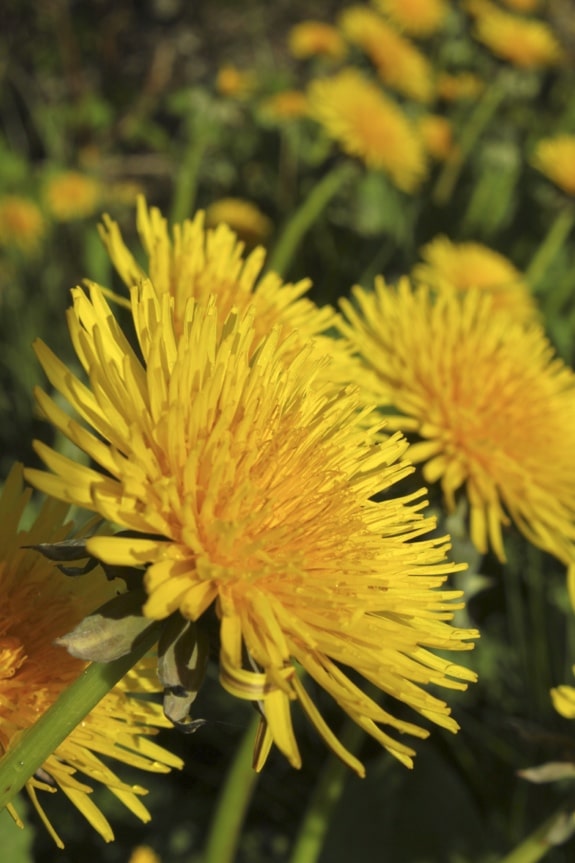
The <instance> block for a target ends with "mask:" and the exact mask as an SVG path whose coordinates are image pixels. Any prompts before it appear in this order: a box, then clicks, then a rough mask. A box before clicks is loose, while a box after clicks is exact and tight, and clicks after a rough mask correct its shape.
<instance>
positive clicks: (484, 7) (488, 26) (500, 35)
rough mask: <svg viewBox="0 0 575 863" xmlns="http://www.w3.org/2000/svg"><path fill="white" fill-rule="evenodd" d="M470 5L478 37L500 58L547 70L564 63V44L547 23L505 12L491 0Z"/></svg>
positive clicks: (477, 0)
mask: <svg viewBox="0 0 575 863" xmlns="http://www.w3.org/2000/svg"><path fill="white" fill-rule="evenodd" d="M467 5H468V8H469V10H470V11H471V13H472V14H474V15H475V19H476V20H475V36H476V37H477V39H478V40H479V41H480V42H483V44H484V45H486V46H487V48H489V50H490V51H491V52H492V53H493V54H495V55H496V56H497V57H500V58H501V59H502V60H506V61H508V62H509V63H512V64H513V65H514V66H518V67H520V68H523V69H544V68H546V67H548V66H555V65H557V64H558V63H559V62H561V59H562V51H561V47H560V45H559V42H558V41H557V39H556V38H555V36H554V35H553V32H552V30H551V28H550V27H549V26H548V25H547V24H546V23H545V22H543V21H538V20H537V19H535V18H532V19H531V18H522V17H521V16H519V15H512V14H510V13H509V12H504V11H503V10H502V9H500V8H498V7H497V6H495V5H493V4H492V3H490V2H489V0H471V2H470V3H468V4H467Z"/></svg>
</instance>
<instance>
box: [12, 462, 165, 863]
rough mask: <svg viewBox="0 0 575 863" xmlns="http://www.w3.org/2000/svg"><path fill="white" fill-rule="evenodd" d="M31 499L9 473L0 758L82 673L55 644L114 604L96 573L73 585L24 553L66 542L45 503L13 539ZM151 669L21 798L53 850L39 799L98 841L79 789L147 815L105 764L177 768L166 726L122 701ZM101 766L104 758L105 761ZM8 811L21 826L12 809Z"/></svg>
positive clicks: (107, 832) (100, 712)
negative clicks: (98, 790)
mask: <svg viewBox="0 0 575 863" xmlns="http://www.w3.org/2000/svg"><path fill="white" fill-rule="evenodd" d="M29 497H30V493H29V491H28V492H25V491H23V487H22V471H21V468H19V467H15V468H13V470H12V471H11V473H10V475H9V477H8V479H7V481H6V484H5V486H4V489H3V491H2V493H1V495H0V520H1V523H2V534H1V536H0V586H1V590H2V605H1V610H0V752H2V753H5V752H7V751H9V750H10V747H11V745H12V744H13V743H14V742H15V741H16V740H17V739H18V737H19V736H20V734H21V733H22V731H24V730H25V729H27V728H29V727H30V726H31V725H33V724H34V722H35V721H36V720H37V719H38V718H39V717H40V716H41V715H42V714H43V713H44V712H45V711H46V710H47V709H48V708H49V707H50V706H51V705H52V704H53V703H54V702H55V701H56V699H57V698H58V696H59V695H60V693H61V692H63V691H64V689H66V688H67V687H68V686H69V685H70V684H71V683H72V682H73V681H74V680H76V678H77V677H79V675H80V674H81V672H82V670H83V669H84V668H85V666H86V663H85V662H82V661H80V660H78V659H74V658H73V657H72V656H70V654H68V653H67V652H66V651H65V650H64V649H63V648H62V647H58V646H57V645H55V644H54V640H55V639H56V638H58V637H60V636H63V635H64V634H66V633H67V632H68V631H69V630H70V629H71V628H73V627H74V626H75V624H76V623H78V622H79V621H80V620H81V619H82V618H83V617H84V616H85V615H86V614H89V613H91V612H92V611H94V609H95V608H97V607H98V606H99V605H101V604H102V603H104V602H106V601H107V600H109V599H110V598H111V597H113V596H114V595H115V594H116V591H117V588H116V586H115V585H112V584H110V583H109V582H108V581H107V579H106V578H105V576H104V574H103V573H102V572H99V573H94V574H93V575H92V576H91V577H90V579H88V580H86V579H71V578H69V577H67V576H65V575H63V574H62V573H61V572H60V571H59V570H58V569H57V567H55V566H54V564H52V563H50V562H49V561H47V560H46V559H45V558H44V557H43V556H42V555H41V554H39V553H38V552H37V551H33V550H31V549H30V548H27V546H33V545H36V544H38V543H45V542H57V541H59V540H62V539H64V538H66V537H67V536H68V535H69V531H70V525H69V524H68V525H65V524H63V518H64V516H65V513H66V507H64V506H62V505H61V504H59V503H57V502H55V501H48V502H46V503H44V505H43V506H42V508H41V510H40V512H39V513H38V516H37V518H36V520H35V522H34V523H33V524H32V526H31V527H30V528H29V529H27V530H19V529H18V525H19V523H20V521H21V518H22V515H23V512H24V509H25V506H26V503H27V501H28V500H29ZM154 674H155V669H154V664H151V663H150V662H148V661H147V660H144V661H143V662H141V663H140V664H139V665H137V666H136V668H135V669H133V670H132V671H131V672H130V673H129V674H128V675H127V676H126V677H125V678H124V679H123V680H122V681H121V682H120V683H119V684H117V685H116V686H115V687H114V689H113V690H111V692H109V693H108V695H107V696H106V697H105V698H104V699H103V700H102V701H101V702H100V703H99V704H98V706H97V707H95V708H94V710H92V712H91V713H90V714H89V715H88V716H87V717H86V718H85V719H84V721H83V722H82V723H81V725H79V726H77V727H76V728H75V729H74V731H72V733H71V734H70V735H69V736H68V737H67V738H66V740H64V742H63V743H61V744H60V746H58V748H57V749H56V750H55V751H54V753H53V754H52V755H50V756H49V758H47V759H46V761H45V762H44V764H43V765H42V769H41V770H40V771H38V772H37V773H36V775H35V776H33V777H32V778H31V779H29V780H28V782H27V783H26V790H27V792H28V794H29V796H30V799H31V800H32V803H33V804H34V807H35V808H36V810H37V812H38V814H39V815H40V817H41V819H42V821H43V822H44V824H45V826H46V827H47V829H48V831H49V832H50V834H51V836H52V837H53V839H54V840H55V842H56V843H57V845H58V846H59V847H63V843H62V841H61V839H60V837H59V836H58V833H57V832H56V829H55V827H54V826H53V825H52V824H51V822H50V820H49V817H48V815H47V814H46V812H45V811H44V808H43V805H42V803H41V802H40V799H39V798H40V796H42V795H40V794H39V792H52V791H54V790H55V789H59V790H60V791H62V792H63V793H64V794H65V795H66V796H67V797H68V798H69V800H70V801H71V802H72V803H73V804H74V806H76V807H77V809H78V810H79V812H81V814H82V815H83V816H84V817H85V818H86V820H87V821H88V822H89V823H90V824H91V825H92V827H93V828H94V829H95V830H96V831H97V832H98V833H99V834H100V835H101V836H102V837H103V838H104V839H105V840H106V841H110V840H112V839H113V838H114V834H113V832H112V828H111V826H110V824H109V823H108V821H107V819H106V817H105V816H104V814H103V812H101V811H100V809H99V808H98V806H97V805H96V803H94V801H93V797H92V787H91V785H88V784H87V782H90V783H94V782H98V783H101V784H102V785H104V786H106V787H107V788H108V789H109V790H110V791H111V792H112V794H114V795H115V796H116V797H117V798H118V800H119V801H120V802H121V803H123V804H124V806H126V807H127V808H128V809H130V811H131V812H133V813H134V815H136V816H137V817H138V818H140V819H141V820H142V821H149V820H150V815H149V812H148V810H147V809H146V807H145V806H144V805H143V803H142V802H141V800H140V797H141V795H143V794H145V793H146V791H145V789H144V788H141V787H140V786H139V785H138V786H132V785H127V784H126V783H124V782H122V780H121V779H120V778H119V777H118V776H117V775H116V773H115V772H114V771H113V770H112V769H111V767H110V766H109V765H108V763H107V762H108V759H115V760H117V761H120V762H123V763H126V764H130V765H132V766H133V767H138V768H141V769H142V770H148V771H152V772H155V773H166V772H168V771H169V769H170V768H171V767H181V766H182V762H181V760H180V759H179V758H177V757H176V756H174V755H172V754H171V753H170V752H168V751H166V750H165V749H163V748H162V747H160V746H158V744H156V743H154V742H153V741H152V740H151V739H150V736H151V735H154V734H156V733H157V728H160V727H165V726H168V725H170V723H169V722H168V720H166V719H165V717H164V715H163V711H162V708H161V707H160V706H159V705H157V704H154V703H152V702H150V701H142V700H141V699H136V698H132V697H130V693H131V692H138V693H141V692H151V691H157V690H158V688H159V684H158V683H157V682H156V681H155V678H154ZM100 756H105V758H106V761H103V760H101V758H100ZM9 810H10V812H11V814H12V816H13V817H14V818H15V820H16V821H17V822H18V823H19V824H21V822H20V819H19V818H18V815H17V814H16V810H15V809H14V807H13V806H12V805H10V806H9Z"/></svg>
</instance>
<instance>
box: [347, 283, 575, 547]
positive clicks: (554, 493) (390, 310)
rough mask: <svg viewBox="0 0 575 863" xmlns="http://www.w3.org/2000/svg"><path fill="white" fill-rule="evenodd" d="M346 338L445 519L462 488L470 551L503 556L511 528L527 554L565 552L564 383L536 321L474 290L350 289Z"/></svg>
mask: <svg viewBox="0 0 575 863" xmlns="http://www.w3.org/2000/svg"><path fill="white" fill-rule="evenodd" d="M354 295H355V299H356V301H357V309H356V308H354V307H353V306H352V305H351V304H350V303H349V302H347V301H344V302H343V307H344V310H345V313H346V316H347V318H348V321H349V325H348V326H346V327H345V332H346V334H347V335H348V337H349V338H350V339H351V340H352V342H353V344H354V345H355V347H356V349H357V351H358V353H359V354H360V356H361V357H362V359H363V362H364V364H365V366H366V367H367V368H369V369H370V370H372V371H374V372H375V373H376V374H377V376H378V379H379V385H378V391H377V392H376V393H372V392H370V393H369V397H370V398H373V397H374V396H375V397H376V398H378V400H379V403H380V404H381V405H382V406H385V407H387V408H388V409H389V410H392V411H393V415H391V416H390V417H388V419H389V425H390V428H392V429H402V430H404V431H405V432H407V433H410V434H413V435H415V436H417V438H418V439H419V440H418V441H417V442H415V443H414V444H413V446H411V447H410V450H409V458H410V459H411V460H412V461H413V462H414V463H416V464H417V463H423V476H424V478H425V480H426V481H427V482H428V483H434V482H439V483H440V484H441V488H442V491H443V494H444V497H445V502H446V504H447V506H448V508H449V509H450V510H452V509H453V508H454V507H455V503H456V495H457V494H458V493H459V492H460V490H461V491H465V494H466V497H467V500H468V503H469V509H470V522H471V526H470V534H471V539H472V541H473V543H474V545H475V546H476V548H477V549H478V550H479V551H480V552H481V553H485V552H486V551H487V550H488V546H491V548H492V549H493V551H494V552H495V553H496V554H497V556H498V557H499V558H500V560H504V559H505V551H504V545H503V527H504V526H505V525H507V524H508V523H509V522H510V520H511V519H512V520H513V521H514V522H515V524H516V525H517V526H518V527H519V529H520V530H521V531H522V532H523V533H524V534H525V536H526V537H527V538H528V539H529V540H530V541H531V542H532V543H534V544H535V545H537V546H539V547H540V548H542V549H545V550H546V551H549V552H551V553H552V554H555V555H556V556H557V557H558V558H560V559H561V560H563V561H565V562H566V563H568V562H569V561H570V560H572V559H573V557H574V554H575V460H574V459H573V452H574V450H575V374H574V373H573V371H572V370H571V369H570V368H568V367H566V366H565V365H564V364H563V363H562V362H561V360H559V359H558V358H557V357H556V356H555V355H554V352H553V349H552V347H551V345H550V344H549V342H548V341H547V339H546V338H545V336H544V333H543V331H542V330H541V328H540V327H539V325H538V324H537V323H536V322H531V323H528V324H526V323H522V322H521V321H516V320H515V318H513V317H512V316H510V315H506V314H504V313H502V312H499V313H495V311H494V309H493V304H492V300H491V298H490V297H489V296H485V295H483V294H482V293H481V292H480V291H477V290H475V291H469V292H467V293H466V294H464V295H460V294H458V293H457V292H456V291H455V290H453V289H452V290H447V289H444V290H442V291H440V292H439V293H438V295H437V296H436V297H434V295H433V293H432V292H431V291H430V290H429V289H427V288H420V289H418V290H417V289H414V288H412V287H411V286H410V284H409V282H408V281H407V279H405V280H403V281H402V282H401V283H400V285H399V287H398V288H397V289H395V288H392V287H389V286H387V285H386V284H385V283H384V282H383V280H382V279H378V280H377V281H376V285H375V291H374V292H373V293H369V292H367V291H365V290H363V289H362V288H356V289H354Z"/></svg>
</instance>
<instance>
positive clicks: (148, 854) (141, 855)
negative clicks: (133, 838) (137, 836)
mask: <svg viewBox="0 0 575 863" xmlns="http://www.w3.org/2000/svg"><path fill="white" fill-rule="evenodd" d="M128 863H162V860H161V857H159V856H158V855H157V854H156V852H155V851H154V850H153V849H152V848H150V847H149V846H148V845H138V847H137V848H134V850H133V851H132V853H131V854H130V859H129V860H128Z"/></svg>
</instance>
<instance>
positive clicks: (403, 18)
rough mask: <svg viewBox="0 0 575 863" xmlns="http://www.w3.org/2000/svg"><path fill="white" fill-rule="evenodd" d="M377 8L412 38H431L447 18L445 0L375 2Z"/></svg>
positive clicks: (381, 0) (390, 0)
mask: <svg viewBox="0 0 575 863" xmlns="http://www.w3.org/2000/svg"><path fill="white" fill-rule="evenodd" d="M375 5H376V6H377V8H378V9H379V10H380V11H381V12H383V13H384V15H387V16H388V17H389V19H390V21H392V22H393V23H394V24H395V26H396V27H398V28H399V29H400V30H404V31H405V32H406V33H409V35H410V36H416V37H417V36H421V37H423V36H431V35H432V34H433V33H436V32H437V31H438V30H440V29H441V28H442V27H443V25H444V23H445V20H446V18H447V13H448V12H449V4H448V3H446V2H445V0H375Z"/></svg>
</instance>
